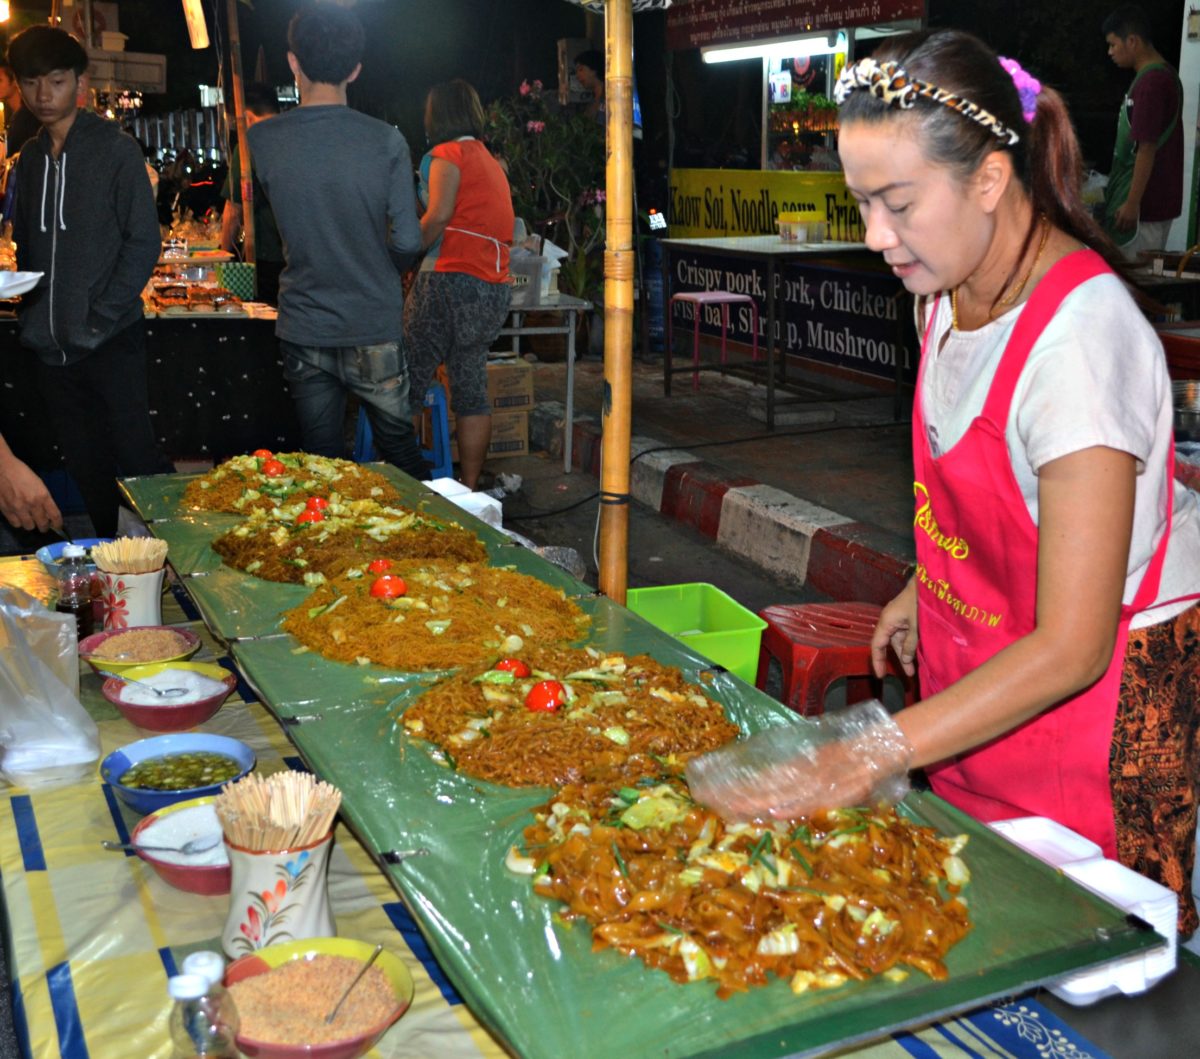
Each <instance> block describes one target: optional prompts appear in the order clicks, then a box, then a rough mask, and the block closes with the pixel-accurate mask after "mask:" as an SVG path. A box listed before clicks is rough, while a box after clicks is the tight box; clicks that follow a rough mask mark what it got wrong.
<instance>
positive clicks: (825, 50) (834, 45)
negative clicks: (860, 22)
mask: <svg viewBox="0 0 1200 1059" xmlns="http://www.w3.org/2000/svg"><path fill="white" fill-rule="evenodd" d="M846 48H847V42H846V34H844V33H841V32H838V33H822V34H820V35H818V36H813V37H793V38H790V39H783V40H768V41H761V42H759V43H757V44H719V45H715V46H713V47H710V48H701V49H700V55H701V57H702V58H703V59H704V61H705V62H706V63H727V62H738V61H739V60H742V59H760V58H764V57H765V58H768V59H795V58H799V57H801V56H804V55H833V54H835V53H837V52H844V51H845V50H846Z"/></svg>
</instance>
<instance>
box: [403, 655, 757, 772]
mask: <svg viewBox="0 0 1200 1059" xmlns="http://www.w3.org/2000/svg"><path fill="white" fill-rule="evenodd" d="M518 657H519V658H520V659H521V660H523V661H524V662H526V663H527V664H528V665H529V666H530V667H531V670H532V672H531V675H530V676H528V677H523V678H513V679H511V680H510V679H506V676H505V674H503V673H501V672H499V671H496V670H482V671H475V672H465V673H459V674H456V675H455V676H453V677H451V678H450V679H449V680H446V681H444V682H443V683H441V684H438V685H437V686H436V687H433V688H431V689H430V690H429V691H427V692H425V693H424V694H423V695H422V696H421V697H420V698H419V699H418V700H417V701H416V702H414V703H413V704H412V705H411V706H410V707H408V709H407V710H406V711H405V713H404V715H403V722H404V727H405V729H406V730H407V731H408V733H409V734H410V735H413V736H416V737H418V738H420V739H424V740H427V741H429V742H431V743H434V744H436V745H437V746H438V747H439V748H440V753H441V756H442V757H443V759H444V760H445V761H446V762H447V763H448V764H451V765H453V767H455V768H456V769H457V770H458V771H460V772H465V773H468V774H469V775H472V776H478V777H480V778H482V779H486V780H491V781H492V782H493V783H500V784H504V785H506V786H510V787H522V786H538V785H540V786H547V785H552V784H560V783H569V782H572V781H574V780H579V779H582V778H585V777H588V776H592V775H595V774H597V773H598V772H600V771H602V770H604V769H606V768H612V767H614V766H620V765H624V764H625V763H627V762H631V761H632V762H637V763H638V765H639V767H641V768H644V769H646V770H648V771H654V770H656V769H657V768H658V767H659V765H658V764H657V763H656V762H657V761H664V760H670V761H683V760H685V759H686V758H687V757H690V756H692V755H693V754H696V753H701V752H704V751H707V750H713V749H715V748H716V747H718V746H721V745H722V744H723V743H727V742H728V741H729V740H731V739H733V738H735V737H736V736H737V734H738V728H737V726H736V725H734V724H732V723H731V722H730V721H728V720H726V718H725V714H724V711H723V710H722V708H721V705H720V703H718V702H716V701H715V700H713V699H710V698H709V697H708V696H707V695H705V694H704V692H703V691H702V690H701V689H700V688H698V687H696V686H695V685H693V684H689V683H687V681H686V680H685V679H684V677H683V674H682V673H681V672H680V671H679V670H678V669H675V668H674V667H671V666H664V665H662V664H661V663H659V662H656V661H655V660H654V659H652V658H650V657H649V656H647V655H638V656H636V657H633V658H626V657H625V656H624V655H619V654H603V653H601V652H599V651H597V650H595V649H594V648H583V649H573V648H542V647H527V648H526V649H525V650H524V651H522V652H520V653H519V655H518ZM543 680H557V681H559V682H561V683H562V684H563V685H564V686H565V687H566V688H567V690H568V693H569V695H570V700H569V701H568V702H567V704H566V705H564V706H562V707H561V708H560V709H559V710H558V711H557V712H554V713H543V712H537V711H531V710H529V709H528V708H526V705H525V698H526V695H527V694H528V692H529V689H530V688H532V687H533V685H535V684H537V683H538V682H540V681H543Z"/></svg>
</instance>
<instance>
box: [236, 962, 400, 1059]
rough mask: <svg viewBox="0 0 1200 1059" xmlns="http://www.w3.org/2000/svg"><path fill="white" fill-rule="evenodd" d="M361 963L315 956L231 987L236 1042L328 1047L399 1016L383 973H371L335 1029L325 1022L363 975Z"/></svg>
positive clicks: (357, 988) (351, 997) (348, 1001)
mask: <svg viewBox="0 0 1200 1059" xmlns="http://www.w3.org/2000/svg"><path fill="white" fill-rule="evenodd" d="M362 966H363V965H362V961H361V960H352V959H350V958H349V957H347V956H326V955H319V956H314V957H313V958H312V959H311V960H289V961H288V962H287V963H284V964H280V966H278V967H275V968H273V969H272V970H270V971H267V972H266V973H264V974H256V975H251V976H250V977H248V978H243V979H242V980H241V981H239V982H234V983H233V985H231V986H230V987H229V992H230V995H231V996H232V997H233V1002H234V1004H235V1006H236V1007H237V1012H238V1016H239V1017H240V1019H241V1027H240V1029H239V1030H238V1036H239V1037H241V1038H244V1039H246V1040H250V1041H261V1042H263V1043H264V1044H266V1043H270V1044H327V1043H329V1042H330V1041H342V1040H346V1039H347V1038H351V1037H360V1036H362V1035H363V1034H366V1033H369V1032H371V1031H372V1030H375V1029H377V1028H379V1027H380V1026H382V1025H384V1024H385V1023H388V1022H390V1021H392V1020H393V1019H394V1018H395V1017H396V1016H397V1015H398V1014H399V1013H400V1005H399V1003H397V1001H396V994H395V992H394V991H393V990H392V987H391V983H390V982H388V979H387V975H386V974H385V973H384V972H383V969H382V968H379V967H369V968H367V971H366V973H365V974H364V975H363V976H362V980H361V981H360V982H359V983H358V984H357V985H356V986H355V987H354V988H353V989H352V990H350V995H349V996H348V997H346V1002H345V1003H344V1004H343V1005H342V1006H341V1009H340V1010H339V1011H338V1013H337V1018H335V1019H334V1020H333V1021H332V1022H331V1023H329V1024H328V1025H326V1023H325V1016H326V1015H328V1014H329V1012H330V1011H332V1010H333V1006H334V1004H336V1003H337V1002H338V998H339V997H340V996H341V995H342V994H343V993H344V992H345V991H346V989H347V987H348V986H349V985H350V983H351V982H352V981H353V980H354V976H355V975H356V974H358V972H359V971H361V970H362Z"/></svg>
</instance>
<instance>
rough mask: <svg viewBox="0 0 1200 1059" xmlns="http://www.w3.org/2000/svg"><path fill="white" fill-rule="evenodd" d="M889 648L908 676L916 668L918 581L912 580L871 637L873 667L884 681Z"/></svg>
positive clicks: (891, 605)
mask: <svg viewBox="0 0 1200 1059" xmlns="http://www.w3.org/2000/svg"><path fill="white" fill-rule="evenodd" d="M888 647H891V649H892V650H893V651H895V652H896V657H897V658H899V659H900V666H901V668H902V669H903V670H904V672H905V673H906V674H907V675H908V676H910V677H911V676H912V675H913V674H914V673H915V672H916V671H917V667H916V665H915V664H914V660H915V659H916V657H917V580H916V578H915V577H914V578H912V579H910V580H909V582H908V584H907V585H905V586H904V589H903V590H902V591H901V593H900V595H898V596H897V597H896V598H895V599H893V600H892V601H891V603H889V604H888V605H887V606H886V607H884V608H883V611H882V613H881V614H880V615H879V622H878V624H876V626H875V633H874V635H873V636H872V637H871V666H872V668H873V669H874V670H875V675H876V676H877V677H879V678H880V679H882V678H883V677H885V676H886V675H887V671H888V666H887V653H888Z"/></svg>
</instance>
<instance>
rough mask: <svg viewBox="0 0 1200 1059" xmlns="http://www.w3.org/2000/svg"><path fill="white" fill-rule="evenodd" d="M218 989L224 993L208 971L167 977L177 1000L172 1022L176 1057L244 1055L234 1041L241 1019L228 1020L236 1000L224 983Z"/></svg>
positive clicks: (218, 1058) (227, 1058)
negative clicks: (218, 991) (210, 977)
mask: <svg viewBox="0 0 1200 1059" xmlns="http://www.w3.org/2000/svg"><path fill="white" fill-rule="evenodd" d="M217 988H218V989H219V990H220V995H217V994H216V993H214V991H213V986H212V985H211V984H210V982H209V979H208V977H207V975H204V974H177V975H175V976H174V977H173V978H169V979H167V992H168V993H169V994H170V996H171V999H172V1000H174V1001H175V1006H174V1007H173V1008H172V1009H171V1018H170V1021H169V1023H168V1025H169V1027H170V1032H171V1042H172V1043H173V1044H174V1045H175V1056H176V1059H200V1057H201V1056H203V1057H204V1059H237V1057H238V1055H239V1054H240V1053H239V1052H238V1049H237V1045H236V1044H235V1043H234V1038H235V1037H236V1035H237V1030H238V1027H237V1019H236V1018H235V1019H234V1021H233V1024H232V1025H229V1024H228V1023H227V1022H226V1021H225V1016H226V1015H227V1014H228V1013H229V1011H231V1010H232V1001H231V1000H229V994H228V993H227V992H226V990H225V988H224V987H223V986H220V985H218V987H217Z"/></svg>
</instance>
